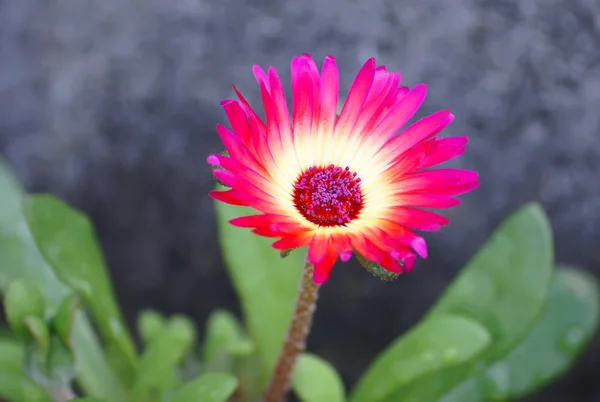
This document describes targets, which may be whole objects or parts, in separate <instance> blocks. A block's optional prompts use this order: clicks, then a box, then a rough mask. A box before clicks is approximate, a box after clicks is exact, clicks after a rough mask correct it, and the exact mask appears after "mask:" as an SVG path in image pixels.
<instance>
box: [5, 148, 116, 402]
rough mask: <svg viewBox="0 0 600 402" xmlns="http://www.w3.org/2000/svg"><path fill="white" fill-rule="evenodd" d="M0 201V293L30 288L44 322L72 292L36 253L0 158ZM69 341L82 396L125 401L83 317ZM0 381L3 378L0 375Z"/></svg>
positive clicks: (19, 194) (19, 196)
mask: <svg viewBox="0 0 600 402" xmlns="http://www.w3.org/2000/svg"><path fill="white" fill-rule="evenodd" d="M0 197H1V198H2V208H0V291H2V292H4V291H5V290H6V288H7V286H8V284H9V283H10V282H12V281H15V280H23V281H24V282H26V283H30V284H33V285H34V286H36V287H37V288H38V289H39V290H40V292H41V293H42V297H43V299H44V305H45V308H46V314H45V315H46V318H50V317H53V316H54V313H55V311H56V309H57V307H58V306H59V304H60V303H61V302H62V301H63V300H64V299H65V297H66V296H67V295H70V294H72V291H71V290H70V289H69V288H68V287H67V286H65V285H64V284H62V283H61V282H60V281H59V280H58V278H57V276H56V274H55V272H54V271H53V269H52V268H51V267H50V265H49V264H48V263H47V262H46V260H45V259H44V257H43V256H42V254H41V253H40V251H39V249H38V247H37V244H36V242H35V240H34V238H33V236H32V234H31V232H30V229H29V226H28V224H27V221H26V220H25V217H24V214H23V209H22V205H23V191H22V189H21V186H20V185H19V183H18V182H17V180H16V179H15V177H14V175H13V174H12V172H11V171H10V169H9V168H8V166H7V165H6V164H5V163H4V161H3V160H2V159H1V158H0ZM71 338H72V339H73V342H72V344H73V352H74V354H75V359H76V362H77V365H78V368H79V369H78V379H77V380H78V382H79V384H80V385H81V386H82V388H83V389H84V390H85V391H86V393H87V394H91V395H98V396H106V397H107V399H108V400H110V401H112V402H122V401H128V399H127V397H125V396H124V391H123V387H122V385H121V383H120V382H119V381H118V379H117V377H115V374H114V372H112V370H111V369H110V367H108V366H107V365H106V359H105V357H104V354H103V352H102V349H101V348H100V344H99V342H98V339H97V338H96V336H95V334H94V333H93V332H92V329H91V326H90V323H89V321H88V319H87V317H86V316H85V314H83V313H80V314H79V315H78V316H76V317H75V322H74V325H73V333H72V336H71ZM0 378H3V377H2V376H1V375H0ZM21 400H23V399H21ZM32 400H35V399H32Z"/></svg>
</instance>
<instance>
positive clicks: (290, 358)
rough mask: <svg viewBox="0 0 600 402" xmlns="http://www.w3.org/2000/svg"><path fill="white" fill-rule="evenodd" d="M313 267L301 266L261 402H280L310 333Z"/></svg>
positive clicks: (315, 288) (314, 295) (314, 287)
mask: <svg viewBox="0 0 600 402" xmlns="http://www.w3.org/2000/svg"><path fill="white" fill-rule="evenodd" d="M313 270H314V267H313V265H312V264H311V263H309V262H308V258H307V259H306V262H305V263H304V270H303V271H302V279H301V281H300V289H299V290H298V295H297V296H296V305H295V307H294V314H293V315H292V320H291V322H290V326H289V327H288V331H287V334H286V336H285V342H284V344H283V347H282V349H281V352H280V353H279V358H278V359H277V364H276V365H275V370H274V371H273V376H272V377H271V381H270V382H269V384H268V385H267V389H266V390H265V394H264V396H263V402H281V401H282V400H283V398H284V397H285V395H286V393H287V392H288V390H289V388H290V381H291V378H292V372H293V370H294V366H295V365H296V360H297V359H298V355H299V354H300V352H302V351H303V350H304V347H305V346H306V338H307V336H308V333H309V332H310V326H311V324H312V320H313V315H314V313H315V309H316V307H317V297H318V292H319V288H320V285H317V284H315V283H314V281H313V278H312V276H313Z"/></svg>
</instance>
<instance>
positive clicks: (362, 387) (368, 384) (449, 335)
mask: <svg viewBox="0 0 600 402" xmlns="http://www.w3.org/2000/svg"><path fill="white" fill-rule="evenodd" d="M489 343H490V335H489V333H488V332H487V331H486V329H485V328H484V327H483V326H481V325H480V324H479V323H477V322H476V321H474V320H471V319H468V318H464V317H460V316H453V315H438V316H435V317H431V318H430V319H427V320H425V321H423V322H422V323H420V324H419V325H417V326H416V327H414V328H413V329H412V330H411V331H410V332H408V333H407V334H406V335H404V336H402V337H401V338H399V339H398V340H396V341H395V342H394V343H393V344H392V345H390V346H389V347H388V348H387V349H385V350H384V351H383V352H381V354H380V355H379V356H378V357H377V358H376V360H375V361H374V362H373V363H372V364H371V366H370V367H369V369H368V370H367V371H366V372H365V374H364V375H363V377H362V378H361V380H360V382H359V383H358V384H357V386H356V388H355V389H354V391H353V392H352V397H351V401H352V402H377V401H390V402H391V401H396V400H400V399H395V398H398V395H400V394H401V393H400V392H399V390H400V389H401V388H402V387H403V386H405V385H406V384H409V383H410V382H412V381H414V380H416V379H417V378H420V377H422V376H424V375H426V374H428V373H431V372H434V371H438V370H440V369H442V368H445V367H449V368H452V367H456V366H457V365H458V364H460V363H463V362H465V361H469V360H470V359H472V358H473V357H474V356H477V355H478V354H480V353H481V352H482V351H483V350H485V348H487V347H488V345H489Z"/></svg>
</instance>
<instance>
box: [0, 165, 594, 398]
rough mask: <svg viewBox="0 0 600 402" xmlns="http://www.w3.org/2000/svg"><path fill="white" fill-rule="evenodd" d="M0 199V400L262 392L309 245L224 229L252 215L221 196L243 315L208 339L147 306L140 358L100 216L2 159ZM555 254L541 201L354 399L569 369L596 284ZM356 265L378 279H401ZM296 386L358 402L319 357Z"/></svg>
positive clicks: (296, 378)
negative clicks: (42, 188) (559, 262)
mask: <svg viewBox="0 0 600 402" xmlns="http://www.w3.org/2000/svg"><path fill="white" fill-rule="evenodd" d="M0 200H2V201H1V207H2V208H0V293H1V294H2V296H3V304H4V308H5V312H6V317H7V321H8V324H9V329H10V331H2V330H0V399H3V400H7V401H10V402H20V401H40V402H46V401H48V402H49V401H52V400H53V399H56V396H57V395H59V394H60V395H64V394H65V392H67V393H70V392H71V389H72V388H73V387H74V386H76V389H78V390H81V393H82V394H83V395H81V397H80V398H76V399H73V400H74V401H87V402H102V401H110V402H138V401H139V402H142V401H143V402H146V401H147V402H187V401H196V400H200V401H206V402H227V401H228V400H230V398H232V397H235V400H236V401H237V400H239V401H244V402H255V401H258V400H259V399H260V393H261V391H262V389H263V387H264V385H265V383H266V380H267V379H268V376H269V375H270V373H271V370H272V369H273V366H274V363H275V360H276V358H277V355H278V353H279V350H280V347H281V345H282V343H283V339H284V335H285V331H286V329H287V326H288V323H289V319H290V316H291V313H292V309H293V305H294V302H295V299H296V293H297V290H298V283H299V280H300V275H301V269H302V266H303V263H304V262H303V259H304V254H305V252H304V251H303V250H293V251H292V250H288V251H286V252H282V253H278V252H277V251H275V250H274V249H273V248H272V247H271V245H270V243H271V241H270V240H269V239H265V238H261V237H259V236H256V235H254V234H252V233H251V232H250V231H249V230H247V229H239V228H235V227H233V226H231V225H230V224H229V223H228V221H229V220H230V219H232V218H234V217H237V216H242V215H248V214H253V213H255V212H253V211H251V210H249V209H247V208H240V207H234V206H230V205H225V204H222V203H217V204H216V212H217V224H218V230H219V237H220V241H221V248H222V251H223V254H224V261H225V263H226V266H227V268H228V271H229V274H230V276H231V279H232V281H233V283H234V286H235V288H236V290H237V292H238V295H239V298H240V301H241V304H242V306H241V307H242V313H243V323H242V322H240V321H238V319H237V318H236V317H235V316H234V315H233V314H231V313H229V312H227V311H223V310H216V311H214V312H213V313H212V314H211V315H210V316H209V318H208V320H207V323H206V325H205V328H204V335H203V336H201V338H203V339H204V342H203V344H202V345H198V344H197V340H198V334H197V333H196V327H195V325H194V324H193V323H192V322H191V321H190V320H189V319H188V318H186V317H183V316H177V315H176V316H173V317H165V316H163V315H161V314H159V313H158V312H154V311H144V312H143V313H142V314H140V316H139V317H138V321H137V330H138V334H139V336H140V339H141V341H142V347H141V351H140V352H138V351H137V350H136V348H135V347H134V344H133V341H132V339H133V337H132V336H131V335H130V333H129V330H128V329H127V327H126V326H125V324H124V320H123V318H122V314H121V312H120V309H119V306H118V303H117V301H116V299H115V296H114V291H113V286H112V284H111V282H110V277H109V274H108V270H107V268H106V266H105V263H104V259H103V257H102V253H101V251H100V248H99V246H98V243H97V241H96V238H95V235H94V230H93V228H92V225H91V223H90V221H89V219H88V218H87V217H86V216H85V215H83V214H82V213H81V212H79V211H76V210H74V209H73V208H71V207H70V206H68V205H67V204H66V203H64V202H63V201H60V200H59V199H57V198H55V197H52V196H49V195H31V196H25V195H24V194H23V192H22V190H21V188H20V186H19V185H18V183H17V181H16V180H15V178H14V176H13V175H12V174H11V172H10V171H9V170H8V169H7V168H6V166H5V165H4V164H3V163H2V161H0ZM552 247H553V246H552V236H551V231H550V227H549V224H548V221H547V219H546V217H545V215H544V212H543V211H542V209H541V207H539V206H538V205H536V204H529V205H526V206H524V207H523V208H521V209H520V210H518V211H516V212H515V213H514V214H512V215H511V216H510V217H508V218H507V219H506V221H505V222H503V223H502V224H501V225H500V227H499V228H498V229H497V230H496V231H495V232H494V234H493V235H492V236H491V238H490V239H489V241H488V242H487V243H486V244H485V245H484V246H483V247H482V249H481V250H480V251H479V252H478V253H477V254H476V255H475V256H474V257H473V258H472V260H471V261H470V262H469V264H468V265H467V267H466V268H465V269H463V270H462V271H461V273H460V274H459V275H458V277H457V278H456V279H455V280H454V282H453V283H452V284H451V285H450V286H449V287H448V289H447V291H446V292H445V293H444V294H443V295H442V296H441V297H440V299H439V300H438V301H437V303H436V304H435V305H434V306H433V307H432V308H431V310H430V311H429V312H428V313H427V314H426V316H425V317H424V318H423V319H422V320H421V322H419V323H418V324H417V325H416V326H415V327H414V328H412V329H410V330H409V331H407V333H406V334H403V335H402V336H401V337H399V338H398V339H397V340H396V341H394V342H393V343H392V344H391V345H390V346H389V347H388V348H386V349H385V350H384V351H382V352H381V353H380V354H379V355H378V356H377V357H376V359H375V360H374V362H373V363H372V364H371V365H370V367H369V368H368V370H366V371H365V373H364V375H363V377H362V378H361V379H360V381H359V382H358V384H357V385H356V387H355V388H354V390H353V391H352V393H351V395H350V397H349V398H348V399H349V400H350V401H351V402H409V401H416V402H419V401H441V402H462V401H505V400H513V399H516V398H521V397H523V396H526V395H528V394H530V393H532V392H533V391H535V390H536V389H539V388H540V387H541V386H544V385H546V384H548V383H549V382H551V381H552V380H553V379H555V378H556V377H558V376H559V375H561V374H562V373H564V372H565V371H566V370H567V369H568V368H569V367H570V366H571V365H572V364H573V362H574V360H575V358H576V357H577V356H578V355H579V353H580V352H581V351H582V349H583V348H584V347H585V345H586V344H587V342H588V341H589V339H590V338H591V337H592V335H593V333H594V331H595V330H596V327H597V324H598V303H599V297H598V286H597V283H596V280H595V279H594V278H593V277H591V276H589V275H588V274H585V273H584V272H583V271H580V270H577V269H574V268H569V267H558V268H556V269H555V268H554V262H553V249H552ZM290 251H292V252H291V253H290ZM281 257H285V259H283V258H281ZM358 258H359V260H360V262H361V263H362V264H363V265H365V266H366V268H367V270H368V271H369V272H371V273H372V274H374V275H376V276H378V277H381V278H383V279H395V278H396V277H397V276H396V275H394V274H389V273H387V271H382V268H381V267H379V266H377V265H376V264H371V263H369V262H368V261H364V258H361V257H360V256H358ZM90 319H92V320H93V322H94V323H95V324H97V327H98V329H99V335H98V334H97V333H96V332H95V331H94V329H93V327H92V325H91V322H90V321H91V320H90ZM246 327H247V328H246ZM349 353H351V351H349ZM292 387H293V391H294V393H295V394H296V395H297V396H298V398H299V399H300V400H301V401H303V402H320V401H331V402H344V401H346V400H348V399H347V397H346V395H345V390H344V385H343V383H342V381H341V379H340V376H339V374H338V373H337V372H336V370H335V368H334V367H333V366H332V365H330V364H329V363H328V362H326V361H325V360H323V359H321V358H319V357H318V356H315V355H312V354H302V355H301V357H300V358H299V360H298V363H297V365H296V367H295V371H294V373H293V381H292Z"/></svg>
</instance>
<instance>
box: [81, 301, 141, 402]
mask: <svg viewBox="0 0 600 402" xmlns="http://www.w3.org/2000/svg"><path fill="white" fill-rule="evenodd" d="M70 345H71V349H72V350H73V355H74V358H75V364H76V367H77V381H78V383H79V384H80V385H81V387H82V388H83V389H84V390H85V393H86V394H88V395H91V396H95V397H99V398H104V399H106V400H109V401H111V402H130V401H131V399H130V398H129V397H128V395H127V393H126V391H125V390H124V389H123V384H122V383H121V382H120V381H119V379H118V378H117V377H116V375H115V372H114V371H113V369H112V368H111V367H110V365H109V364H108V362H107V361H106V356H105V355H104V351H103V350H102V347H101V346H100V342H99V341H98V338H97V337H96V334H95V333H94V331H93V330H92V327H91V325H90V322H89V321H88V319H87V317H86V315H85V314H84V313H83V312H82V311H80V310H79V309H78V311H76V312H75V315H74V318H73V330H72V332H71V335H70Z"/></svg>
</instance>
